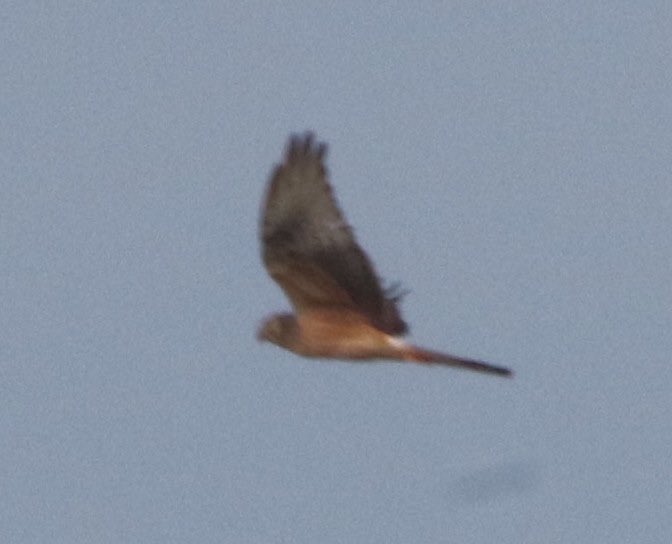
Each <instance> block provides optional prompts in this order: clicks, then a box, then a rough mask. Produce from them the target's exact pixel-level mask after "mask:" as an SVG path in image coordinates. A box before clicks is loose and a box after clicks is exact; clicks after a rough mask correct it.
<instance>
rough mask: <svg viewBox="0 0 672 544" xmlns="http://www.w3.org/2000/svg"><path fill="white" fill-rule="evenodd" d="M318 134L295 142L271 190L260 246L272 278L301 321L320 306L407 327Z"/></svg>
mask: <svg viewBox="0 0 672 544" xmlns="http://www.w3.org/2000/svg"><path fill="white" fill-rule="evenodd" d="M325 153H326V146H325V145H324V144H315V143H314V142H313V136H312V134H310V133H308V134H305V135H304V136H293V137H292V138H290V141H289V144H288V146H287V150H286V153H285V157H284V160H283V162H282V163H281V164H280V165H278V166H277V167H276V168H275V170H274V172H273V174H272V176H271V179H270V182H269V186H268V189H267V193H266V198H265V200H264V204H263V209H262V218H261V245H262V256H263V260H264V264H265V265H266V268H267V269H268V272H269V274H270V275H271V277H273V279H274V280H275V281H277V282H278V284H279V285H280V287H282V289H283V290H284V291H285V293H286V294H287V296H288V298H289V299H290V301H291V303H292V305H293V306H294V308H295V310H296V312H297V313H300V312H301V311H303V310H305V309H306V308H308V307H314V306H316V305H325V306H329V305H346V306H350V307H353V308H356V309H357V310H359V311H360V312H362V313H363V314H364V315H366V316H367V317H368V318H369V319H370V320H371V322H372V323H373V324H374V325H375V326H376V327H378V328H379V329H380V330H382V331H384V332H386V333H388V334H403V333H405V332H406V330H407V327H406V324H405V323H404V321H403V320H402V319H401V316H400V314H399V310H398V308H397V300H398V298H399V297H398V296H397V295H395V294H394V293H392V292H389V291H386V290H385V289H383V287H382V286H381V284H380V281H379V280H378V277H377V276H376V273H375V271H374V268H373V265H372V264H371V261H370V260H369V259H368V257H367V256H366V254H365V253H364V251H363V250H362V249H361V248H360V247H359V245H358V244H357V242H356V240H355V238H354V235H353V232H352V229H351V227H350V226H349V225H348V224H347V222H346V221H345V218H344V217H343V214H342V213H341V211H340V210H339V208H338V205H337V204H336V201H335V199H334V196H333V194H332V189H331V186H330V185H329V183H328V181H327V172H326V169H325V167H324V163H323V159H324V156H325Z"/></svg>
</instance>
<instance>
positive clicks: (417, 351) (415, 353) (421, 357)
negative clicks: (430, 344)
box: [405, 346, 513, 376]
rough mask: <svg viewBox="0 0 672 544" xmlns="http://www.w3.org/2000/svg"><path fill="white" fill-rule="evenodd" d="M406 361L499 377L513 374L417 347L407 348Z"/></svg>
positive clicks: (501, 367) (505, 370) (493, 366)
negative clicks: (462, 369)
mask: <svg viewBox="0 0 672 544" xmlns="http://www.w3.org/2000/svg"><path fill="white" fill-rule="evenodd" d="M405 355H406V357H405V358H406V360H408V361H414V362H416V363H425V364H437V365H445V366H452V367H456V368H464V369H466V370H474V371H476V372H485V373H488V374H497V375H499V376H512V375H513V372H512V371H511V370H510V369H508V368H505V367H503V366H496V365H491V364H489V363H485V362H483V361H475V360H473V359H463V358H461V357H455V356H454V355H449V354H447V353H439V352H438V351H430V350H427V349H423V348H419V347H417V346H408V349H407V350H406V353H405Z"/></svg>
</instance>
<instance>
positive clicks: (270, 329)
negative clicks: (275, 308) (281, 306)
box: [257, 314, 297, 347]
mask: <svg viewBox="0 0 672 544" xmlns="http://www.w3.org/2000/svg"><path fill="white" fill-rule="evenodd" d="M296 327H297V324H296V319H295V318H294V316H293V315H291V314H273V315H271V316H269V317H267V318H266V319H264V320H263V321H262V323H261V325H260V326H259V328H258V329H257V340H259V341H260V342H271V343H272V344H276V345H278V346H282V347H286V346H288V344H289V343H290V342H291V339H292V338H293V336H294V335H295V334H296Z"/></svg>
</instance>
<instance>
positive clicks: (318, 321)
mask: <svg viewBox="0 0 672 544" xmlns="http://www.w3.org/2000/svg"><path fill="white" fill-rule="evenodd" d="M325 154H326V145H325V144H323V143H315V141H314V138H313V135H312V134H311V133H307V134H305V135H303V136H292V137H291V138H290V140H289V143H288V145H287V149H286V152H285V156H284V158H283V160H282V162H281V163H280V164H279V165H277V166H276V167H275V169H274V170H273V173H272V175H271V178H270V180H269V183H268V188H267V191H266V196H265V198H264V201H263V204H262V212H261V222H260V237H261V253H262V258H263V261H264V265H265V266H266V269H267V271H268V273H269V275H270V276H271V277H272V278H273V279H274V280H275V281H276V282H277V283H278V285H280V287H281V288H282V290H283V291H284V292H285V295H287V298H288V299H289V301H290V303H291V305H292V307H293V308H294V314H293V315H292V314H289V313H279V314H273V315H271V316H269V317H268V318H266V319H265V320H264V321H263V323H262V324H261V326H260V328H259V330H258V332H257V338H258V339H259V340H261V341H268V342H271V343H273V344H276V345H278V346H280V347H282V348H285V349H287V350H289V351H292V352H294V353H296V354H298V355H302V356H304V357H321V358H330V359H348V360H359V361H366V360H375V359H387V360H397V361H411V362H416V363H426V364H437V365H445V366H452V367H457V368H463V369H467V370H475V371H478V372H487V373H490V374H498V375H500V376H510V375H511V370H509V369H508V368H504V367H500V366H495V365H491V364H488V363H485V362H482V361H475V360H472V359H463V358H461V357H455V356H454V355H449V354H447V353H440V352H437V351H431V350H428V349H423V348H420V347H418V346H414V345H412V344H409V343H407V342H405V341H404V340H402V339H401V336H402V335H404V334H405V333H406V332H407V331H408V327H407V326H406V323H404V321H403V319H402V318H401V314H400V312H399V307H398V302H399V299H400V297H401V295H400V293H399V291H398V289H385V288H384V287H383V286H382V284H381V282H380V280H379V278H378V276H377V275H376V272H375V270H374V267H373V264H372V263H371V261H370V260H369V258H368V256H367V255H366V253H365V252H364V250H363V249H362V248H361V247H360V246H359V245H358V244H357V241H356V240H355V237H354V234H353V232H352V228H351V227H350V226H349V225H348V223H347V222H346V220H345V218H344V216H343V214H342V213H341V211H340V209H339V207H338V204H337V203H336V200H335V198H334V195H333V192H332V189H331V186H330V185H329V181H328V177H327V170H326V168H325V165H324V159H325Z"/></svg>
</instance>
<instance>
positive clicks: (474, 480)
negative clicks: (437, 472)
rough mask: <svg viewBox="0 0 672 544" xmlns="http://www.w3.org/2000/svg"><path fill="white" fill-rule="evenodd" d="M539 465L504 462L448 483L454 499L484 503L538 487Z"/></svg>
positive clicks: (523, 462)
mask: <svg viewBox="0 0 672 544" xmlns="http://www.w3.org/2000/svg"><path fill="white" fill-rule="evenodd" d="M538 485H539V469H538V466H537V464H536V463H535V462H533V461H516V462H510V463H501V464H498V465H494V466H491V467H488V468H481V469H478V470H475V471H472V472H470V473H468V474H464V475H462V476H458V477H456V478H455V479H453V480H452V481H449V482H448V483H447V491H448V498H449V499H450V500H451V502H457V503H465V504H480V503H486V502H492V501H495V500H498V499H502V498H505V497H508V496H511V495H521V494H524V493H528V492H530V491H531V490H533V489H535V488H537V487H538Z"/></svg>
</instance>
